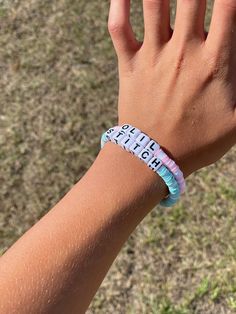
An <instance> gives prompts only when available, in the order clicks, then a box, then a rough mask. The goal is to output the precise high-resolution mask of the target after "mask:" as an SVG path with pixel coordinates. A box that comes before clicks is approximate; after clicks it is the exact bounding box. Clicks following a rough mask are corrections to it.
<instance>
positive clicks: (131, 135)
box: [126, 128, 141, 139]
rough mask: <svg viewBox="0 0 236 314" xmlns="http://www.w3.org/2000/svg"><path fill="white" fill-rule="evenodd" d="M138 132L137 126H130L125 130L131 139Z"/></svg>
mask: <svg viewBox="0 0 236 314" xmlns="http://www.w3.org/2000/svg"><path fill="white" fill-rule="evenodd" d="M140 133H141V131H140V130H139V129H137V128H131V129H130V130H129V131H128V132H126V134H127V135H129V136H130V137H131V138H133V139H135V138H136V137H137V136H138V135H139V134H140Z"/></svg>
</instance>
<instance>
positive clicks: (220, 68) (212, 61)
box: [205, 52, 227, 80]
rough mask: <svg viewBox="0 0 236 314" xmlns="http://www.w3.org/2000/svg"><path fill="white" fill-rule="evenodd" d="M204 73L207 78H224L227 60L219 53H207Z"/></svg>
mask: <svg viewBox="0 0 236 314" xmlns="http://www.w3.org/2000/svg"><path fill="white" fill-rule="evenodd" d="M205 63H206V68H205V69H206V71H205V73H206V75H207V78H208V79H209V80H212V79H219V80H224V79H225V77H226V75H227V62H225V61H224V58H223V57H222V54H221V53H217V52H215V53H213V54H210V55H208V57H207V59H206V61H205Z"/></svg>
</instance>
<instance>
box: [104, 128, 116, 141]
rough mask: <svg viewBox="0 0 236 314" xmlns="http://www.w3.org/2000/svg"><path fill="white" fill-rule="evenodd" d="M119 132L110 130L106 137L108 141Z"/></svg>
mask: <svg viewBox="0 0 236 314" xmlns="http://www.w3.org/2000/svg"><path fill="white" fill-rule="evenodd" d="M115 132H117V130H116V129H115V128H110V129H109V130H108V131H107V132H106V133H105V136H106V139H107V140H108V141H109V140H110V139H111V137H112V135H113V134H114V133H115Z"/></svg>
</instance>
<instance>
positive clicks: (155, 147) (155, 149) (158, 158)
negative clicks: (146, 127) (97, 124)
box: [101, 124, 185, 207]
mask: <svg viewBox="0 0 236 314" xmlns="http://www.w3.org/2000/svg"><path fill="white" fill-rule="evenodd" d="M108 141H111V142H113V143H115V144H118V145H119V146H121V147H122V148H123V149H125V150H126V151H128V152H130V153H132V154H134V155H136V156H137V157H138V158H139V159H141V160H142V161H143V162H145V163H146V164H147V166H148V167H149V168H151V169H152V170H153V171H154V172H156V173H157V174H158V175H159V176H160V177H161V178H162V179H163V180H164V182H165V184H166V185H167V187H168V189H169V193H170V194H169V196H168V197H167V198H165V199H164V200H162V201H161V205H162V206H165V207H170V206H172V205H174V204H175V203H176V202H177V200H178V199H179V197H180V194H181V191H182V192H183V191H184V188H185V182H184V178H183V175H182V176H181V174H182V172H181V171H180V169H179V167H178V166H177V165H176V164H175V163H174V161H172V160H171V159H170V158H169V157H168V156H167V155H166V154H165V153H164V152H163V151H162V149H161V148H160V145H159V144H158V143H157V142H155V141H154V140H153V139H150V137H148V136H147V135H146V134H145V133H143V132H141V131H140V130H139V129H137V128H135V127H133V126H132V125H129V124H125V125H123V126H115V127H112V128H110V129H109V130H108V131H107V132H105V133H104V134H103V135H102V137H101V148H103V147H104V145H105V143H107V142H108Z"/></svg>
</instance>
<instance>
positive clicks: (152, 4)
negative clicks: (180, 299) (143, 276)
mask: <svg viewBox="0 0 236 314" xmlns="http://www.w3.org/2000/svg"><path fill="white" fill-rule="evenodd" d="M177 2H178V8H177V17H176V23H175V29H174V32H173V34H172V32H171V30H170V25H169V3H168V1H167V0H162V1H161V0H144V1H143V5H144V20H145V38H144V42H143V43H139V42H137V41H136V39H135V37H134V35H133V32H132V29H131V26H130V23H129V1H128V0H119V1H118V0H112V1H111V10H110V16H109V31H110V33H111V36H112V39H113V42H114V46H115V49H116V51H117V55H118V59H119V73H120V92H119V108H118V109H119V121H118V122H119V124H122V123H131V124H133V125H134V126H136V127H139V128H140V129H142V130H143V131H144V132H146V133H148V134H149V135H150V136H151V137H153V138H155V139H156V140H158V141H159V143H160V144H161V145H162V146H163V147H164V149H166V151H168V152H169V154H170V155H171V156H172V157H173V158H174V159H175V160H176V161H177V163H179V165H180V166H181V168H182V169H183V171H184V174H185V176H188V175H190V174H191V173H192V172H194V171H195V170H197V169H199V168H201V167H204V166H206V165H208V164H210V163H213V162H215V161H216V160H218V159H219V158H220V157H221V156H223V155H224V154H225V153H226V152H227V151H228V150H229V149H230V148H231V147H232V146H233V145H234V144H235V143H236V113H235V111H236V105H235V104H236V94H235V87H236V82H235V80H236V75H234V72H235V70H236V57H235V56H236V3H235V0H215V6H214V12H213V18H212V23H211V28H210V31H209V35H208V36H207V37H206V36H205V32H204V28H203V25H204V23H203V22H204V15H205V4H206V3H205V1H204V0H178V1H177ZM167 192H168V191H167V188H166V186H165V184H164V183H163V181H162V179H161V178H159V177H158V176H157V175H156V174H155V173H154V172H153V171H151V170H150V169H148V167H147V166H146V165H145V164H144V163H142V162H141V161H140V160H138V158H136V157H135V156H132V155H131V154H129V153H127V152H125V151H124V150H123V149H121V148H120V147H119V146H117V145H115V144H113V143H108V144H106V145H105V147H104V149H103V150H102V151H101V152H100V153H99V154H98V156H97V158H96V160H95V161H94V163H93V165H92V166H91V168H90V169H89V170H88V172H87V173H86V174H85V176H84V177H83V178H82V179H81V180H80V181H79V182H78V183H77V184H76V185H75V186H74V187H73V188H72V190H71V191H70V192H68V194H67V195H66V196H65V197H64V198H63V199H62V200H61V201H60V202H59V203H58V204H57V205H55V207H54V208H53V209H52V210H51V211H49V212H48V214H47V215H45V216H44V217H43V218H42V219H41V220H40V221H39V222H38V223H37V224H36V225H35V226H33V227H32V228H31V229H30V230H29V231H28V232H27V233H26V234H24V235H23V237H22V238H20V239H19V240H18V241H17V242H16V243H15V244H14V245H13V246H12V247H11V248H10V249H9V250H8V251H7V252H6V253H5V254H4V255H3V257H2V258H1V260H0V277H1V278H0V295H1V301H0V312H1V313H2V314H7V313H12V314H13V313H17V314H21V313H57V314H58V313H63V314H64V313H84V312H85V311H86V309H87V308H88V306H89V304H90V302H91V300H92V298H93V296H94V294H95V293H96V291H97V289H98V288H99V286H100V284H101V282H102V280H103V279H104V277H105V275H106V273H107V271H108V269H109V268H110V266H111V264H112V262H113V261H114V259H115V257H116V256H117V254H118V253H119V251H120V249H121V247H122V245H123V244H124V242H125V241H126V240H127V238H128V237H129V235H130V234H131V232H132V231H133V230H134V229H135V227H136V226H137V225H138V224H139V223H140V222H141V221H142V219H143V218H144V217H145V215H147V214H148V213H149V212H150V210H151V209H152V208H153V207H154V206H155V205H156V204H157V203H159V202H160V200H161V199H163V197H165V195H167ZM157 276H158V270H157Z"/></svg>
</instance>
